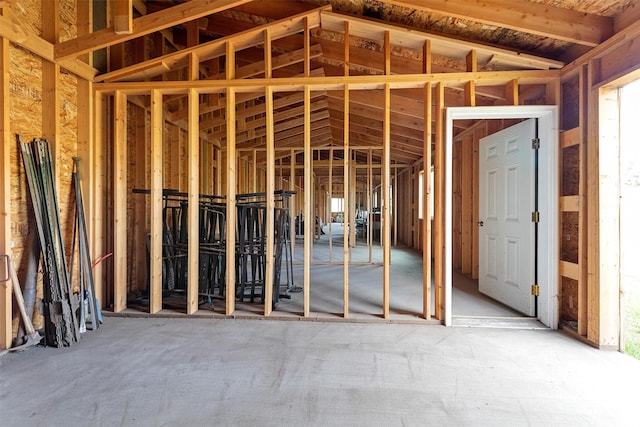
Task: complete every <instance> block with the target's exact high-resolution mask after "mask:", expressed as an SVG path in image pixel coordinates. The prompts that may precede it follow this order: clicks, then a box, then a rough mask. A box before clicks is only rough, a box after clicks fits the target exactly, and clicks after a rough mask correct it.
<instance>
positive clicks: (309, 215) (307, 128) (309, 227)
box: [303, 86, 315, 317]
mask: <svg viewBox="0 0 640 427" xmlns="http://www.w3.org/2000/svg"><path fill="white" fill-rule="evenodd" d="M310 103H311V89H310V88H309V86H305V87H304V285H303V286H304V289H303V294H304V304H303V306H304V314H303V315H304V317H309V291H310V283H311V246H312V244H313V224H314V222H315V221H314V218H313V209H312V208H313V205H312V202H313V200H312V199H311V196H312V194H313V190H312V183H311V174H312V173H313V169H312V168H313V166H312V158H311V157H312V155H313V153H312V152H311V121H310V116H311V109H310Z"/></svg>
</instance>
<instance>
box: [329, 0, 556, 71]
mask: <svg viewBox="0 0 640 427" xmlns="http://www.w3.org/2000/svg"><path fill="white" fill-rule="evenodd" d="M470 1H471V0H470ZM346 20H348V21H349V23H350V24H349V25H350V34H351V36H355V37H361V38H364V39H368V40H376V41H382V40H383V39H384V32H385V31H389V32H390V43H391V45H397V46H400V47H404V48H408V49H414V50H422V49H423V47H424V42H425V40H427V39H429V40H431V51H432V54H436V55H442V56H446V57H452V58H457V59H461V60H466V57H467V54H468V53H469V50H471V49H473V50H475V51H476V53H477V57H478V62H479V63H482V64H486V63H488V62H493V61H497V60H498V59H499V60H500V62H501V63H503V64H505V65H506V64H509V65H511V66H515V67H516V68H525V69H526V68H536V69H545V70H546V69H551V68H556V69H560V68H562V67H563V66H564V63H562V62H560V61H554V60H549V59H547V58H542V57H538V56H535V55H528V54H521V53H518V52H514V51H511V50H508V49H503V48H499V47H496V46H491V47H489V46H486V45H482V44H480V43H474V42H469V41H464V40H457V39H453V38H450V37H446V36H443V35H440V34H436V33H429V32H423V31H418V30H415V29H412V28H406V27H400V26H397V25H393V24H387V23H383V22H382V21H380V20H377V21H372V20H369V19H364V18H357V17H354V16H352V15H345V14H341V13H336V12H330V11H328V10H325V11H323V12H322V29H323V30H328V31H334V32H338V33H340V32H342V31H343V28H344V21H346Z"/></svg>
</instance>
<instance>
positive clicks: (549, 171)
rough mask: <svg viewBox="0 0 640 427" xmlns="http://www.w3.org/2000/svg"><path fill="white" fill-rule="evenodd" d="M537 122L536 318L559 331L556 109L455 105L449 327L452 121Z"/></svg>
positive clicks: (448, 274) (448, 275) (447, 281)
mask: <svg viewBox="0 0 640 427" xmlns="http://www.w3.org/2000/svg"><path fill="white" fill-rule="evenodd" d="M533 118H537V119H538V124H539V126H538V132H539V138H540V141H541V145H540V150H539V152H538V153H539V181H538V191H539V193H538V194H539V199H538V201H539V209H540V212H541V215H540V222H539V224H538V248H539V250H538V281H539V283H538V284H539V285H540V296H539V297H538V319H539V320H540V321H541V322H542V323H543V324H544V325H546V326H548V327H550V328H552V329H556V328H557V327H558V259H559V258H558V256H559V255H558V254H559V249H558V246H559V243H558V215H559V213H558V191H559V189H558V188H559V187H558V185H559V184H558V152H559V148H558V147H559V146H558V140H559V135H558V132H559V131H558V107H557V106H555V105H522V106H504V107H451V108H447V110H446V140H445V143H446V148H445V151H446V160H445V194H444V196H445V221H444V226H445V250H444V271H445V277H444V288H445V294H444V305H445V313H444V316H445V317H444V324H445V325H446V326H451V305H452V304H451V299H452V298H451V296H452V248H453V246H452V241H453V239H452V218H451V213H452V199H453V192H452V189H453V186H452V180H453V175H452V167H453V149H452V148H453V121H454V120H470V119H480V120H481V119H533Z"/></svg>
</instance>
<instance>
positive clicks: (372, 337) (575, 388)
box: [0, 318, 640, 426]
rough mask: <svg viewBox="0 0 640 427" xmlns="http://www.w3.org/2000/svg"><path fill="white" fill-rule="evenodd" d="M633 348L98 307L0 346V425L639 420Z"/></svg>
mask: <svg viewBox="0 0 640 427" xmlns="http://www.w3.org/2000/svg"><path fill="white" fill-rule="evenodd" d="M638 384H640V362H639V361H637V360H635V359H632V358H630V357H628V356H626V355H623V354H620V353H617V352H606V351H600V350H596V349H593V348H591V347H589V346H586V345H584V344H582V343H580V342H578V341H576V340H575V339H572V338H569V337H567V336H565V335H563V334H562V333H560V332H555V331H550V330H513V329H480V328H444V327H441V326H433V325H432V326H429V325H411V324H361V323H339V322H309V321H260V320H237V319H236V320H232V319H227V320H222V319H209V318H190V319H188V318H184V319H167V318H148V319H132V318H106V319H105V324H104V327H103V328H101V329H100V330H99V331H97V332H95V333H89V334H88V335H87V336H86V338H85V339H83V340H82V341H81V342H80V343H78V344H77V345H75V346H74V347H71V348H65V349H52V348H41V347H35V348H31V349H29V350H27V351H25V352H23V353H17V354H8V355H5V356H3V358H2V364H1V365H0V424H1V425H3V426H40V425H42V426H44V425H46V426H163V425H166V426H213V425H215V426H218V425H229V426H288V425H301V426H302V425H304V426H338V425H345V426H395V425H411V426H426V425H434V426H447V425H448V426H552V425H561V426H594V425H595V426H600V425H601V426H614V425H616V426H624V425H628V426H632V425H633V426H636V425H638V420H639V418H638V395H637V387H638Z"/></svg>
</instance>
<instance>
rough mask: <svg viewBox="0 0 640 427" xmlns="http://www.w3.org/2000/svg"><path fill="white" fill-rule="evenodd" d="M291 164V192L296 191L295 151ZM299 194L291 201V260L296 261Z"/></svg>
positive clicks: (291, 155)
mask: <svg viewBox="0 0 640 427" xmlns="http://www.w3.org/2000/svg"><path fill="white" fill-rule="evenodd" d="M290 158H291V163H290V165H289V191H295V189H296V153H295V151H294V150H291V154H290ZM297 197H298V195H297V194H293V195H292V196H291V199H290V201H289V233H290V235H291V236H290V239H289V240H290V241H291V242H290V243H291V259H292V260H294V259H295V249H296V231H295V230H296V228H295V222H296V219H295V217H296V213H297V212H298V211H296V198H297Z"/></svg>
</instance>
